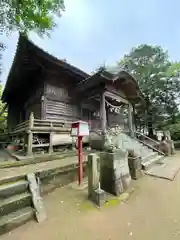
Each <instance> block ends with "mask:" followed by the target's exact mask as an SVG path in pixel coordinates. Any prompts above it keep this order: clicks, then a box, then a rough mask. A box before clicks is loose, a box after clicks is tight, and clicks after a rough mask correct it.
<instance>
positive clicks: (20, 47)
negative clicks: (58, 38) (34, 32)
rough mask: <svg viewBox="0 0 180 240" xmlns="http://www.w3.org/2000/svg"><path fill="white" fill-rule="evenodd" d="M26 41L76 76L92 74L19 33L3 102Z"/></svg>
mask: <svg viewBox="0 0 180 240" xmlns="http://www.w3.org/2000/svg"><path fill="white" fill-rule="evenodd" d="M26 43H29V44H30V45H31V47H32V48H34V49H35V51H36V52H38V53H40V54H41V55H42V56H43V57H44V58H45V59H47V60H49V61H51V62H53V63H54V64H55V65H57V66H59V67H63V68H64V69H66V70H68V71H71V72H72V73H73V74H75V75H76V76H79V77H80V78H87V77H89V76H90V75H89V74H87V73H85V72H84V71H82V70H80V69H78V68H76V67H74V66H73V65H70V64H69V63H67V62H66V61H63V60H60V59H58V58H56V57H54V56H52V55H51V54H49V53H48V52H46V51H44V50H43V49H41V48H40V47H39V46H37V45H35V44H34V43H33V42H32V41H31V40H29V39H28V38H26V37H24V36H23V35H22V34H19V39H18V42H17V47H16V52H15V56H14V59H13V62H12V65H11V68H10V71H9V74H8V77H7V81H6V84H5V88H4V91H3V94H2V97H1V99H2V101H3V102H5V101H6V99H7V95H8V91H9V87H10V84H11V82H12V81H13V78H14V76H13V75H14V72H15V71H16V69H17V68H16V67H17V64H18V62H19V61H20V58H21V55H23V53H22V52H23V51H25V50H26V47H25V45H26Z"/></svg>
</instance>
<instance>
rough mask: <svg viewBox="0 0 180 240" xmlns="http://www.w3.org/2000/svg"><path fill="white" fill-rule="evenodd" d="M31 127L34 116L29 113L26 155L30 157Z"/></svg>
mask: <svg viewBox="0 0 180 240" xmlns="http://www.w3.org/2000/svg"><path fill="white" fill-rule="evenodd" d="M33 125H34V114H33V112H31V113H30V117H29V129H28V136H27V155H32V144H33V132H32V128H33Z"/></svg>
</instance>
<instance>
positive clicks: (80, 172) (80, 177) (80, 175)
mask: <svg viewBox="0 0 180 240" xmlns="http://www.w3.org/2000/svg"><path fill="white" fill-rule="evenodd" d="M82 139H83V137H82V136H79V137H78V160H79V168H78V181H79V185H81V183H82V181H83V148H82Z"/></svg>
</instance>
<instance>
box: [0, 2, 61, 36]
mask: <svg viewBox="0 0 180 240" xmlns="http://www.w3.org/2000/svg"><path fill="white" fill-rule="evenodd" d="M64 9H65V8H64V1H63V0H11V1H10V0H2V1H1V3H0V16H1V21H0V30H1V31H2V32H11V31H13V30H18V31H20V32H21V33H23V34H25V35H27V34H28V32H29V31H31V30H33V31H36V32H37V33H39V34H41V35H42V34H44V33H47V34H49V31H51V30H52V29H53V28H54V26H55V22H54V18H53V17H54V14H56V15H57V16H61V13H62V11H63V10H64Z"/></svg>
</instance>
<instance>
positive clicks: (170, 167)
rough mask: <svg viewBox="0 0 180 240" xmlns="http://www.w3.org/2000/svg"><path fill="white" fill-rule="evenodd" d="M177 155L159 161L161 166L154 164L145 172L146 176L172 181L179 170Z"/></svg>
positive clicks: (179, 163) (179, 164)
mask: <svg viewBox="0 0 180 240" xmlns="http://www.w3.org/2000/svg"><path fill="white" fill-rule="evenodd" d="M178 154H179V153H178ZM178 154H177V155H173V156H171V157H165V158H164V159H163V160H162V161H161V164H158V163H157V164H155V165H154V166H153V167H151V168H150V169H149V170H148V171H146V174H148V175H150V176H154V177H159V178H164V179H167V180H171V181H172V180H173V179H174V177H175V176H176V174H177V173H178V171H179V170H180V156H179V155H178Z"/></svg>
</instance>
